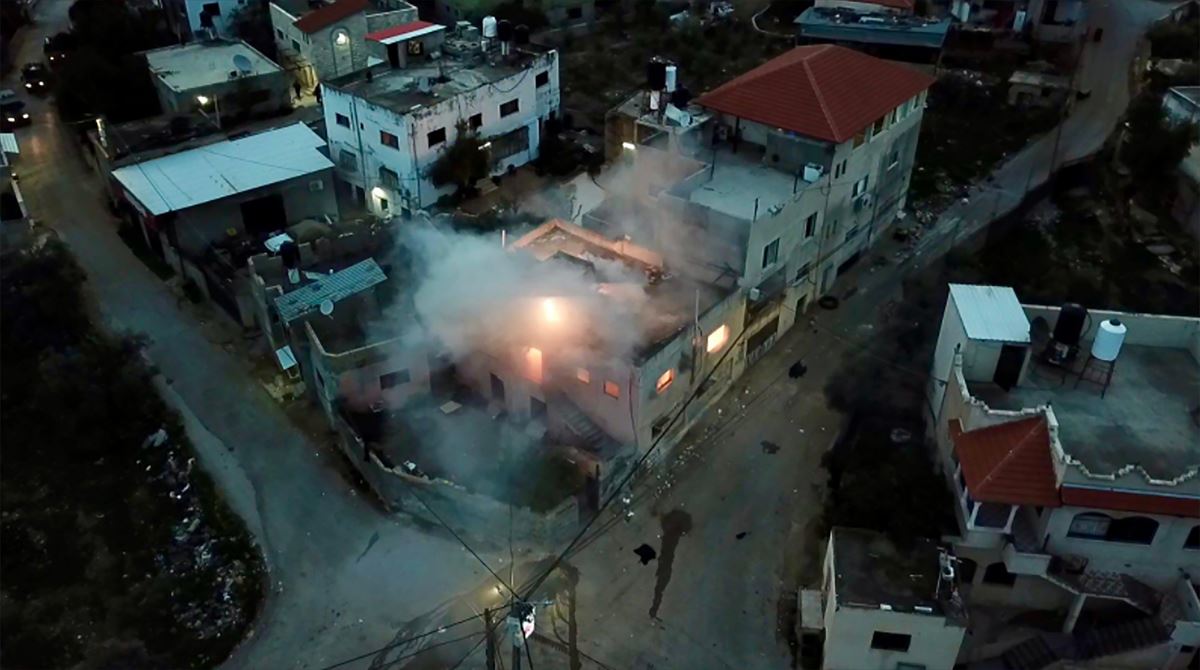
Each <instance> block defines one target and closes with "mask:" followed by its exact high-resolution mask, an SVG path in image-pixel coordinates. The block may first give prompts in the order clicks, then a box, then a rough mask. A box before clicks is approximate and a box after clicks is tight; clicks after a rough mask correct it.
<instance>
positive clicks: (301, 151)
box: [113, 123, 333, 216]
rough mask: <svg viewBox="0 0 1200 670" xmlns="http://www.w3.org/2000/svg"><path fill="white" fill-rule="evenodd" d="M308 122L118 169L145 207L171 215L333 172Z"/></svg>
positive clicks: (119, 176)
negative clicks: (233, 196)
mask: <svg viewBox="0 0 1200 670" xmlns="http://www.w3.org/2000/svg"><path fill="white" fill-rule="evenodd" d="M323 146H325V140H323V139H321V137H320V136H319V135H317V134H316V133H314V132H313V131H312V130H311V129H310V128H309V127H308V126H306V125H304V124H303V123H297V124H295V125H291V126H285V127H283V128H276V129H274V130H268V131H265V132H261V133H257V134H254V135H250V136H247V137H243V138H241V139H237V140H226V141H224V142H217V143H216V144H210V145H207V146H203V147H199V148H196V149H191V150H188V151H181V152H179V153H177V154H171V155H169V156H163V157H162V158H155V159H154V160H150V161H146V162H144V163H137V164H134V165H127V166H125V167H122V168H118V169H117V170H114V171H113V177H114V178H116V180H117V181H118V182H120V183H121V185H122V186H123V187H124V188H125V191H126V192H128V193H129V194H130V195H131V196H133V197H134V198H136V199H137V201H138V202H139V203H141V205H142V206H143V207H145V209H147V210H148V211H150V212H151V213H152V214H154V215H156V216H157V215H159V214H166V213H167V212H174V211H178V210H181V209H187V208H188V207H195V206H196V205H202V204H204V203H206V202H212V201H214V200H220V199H221V198H226V197H228V196H231V195H236V194H238V193H243V192H245V191H250V190H253V189H256V188H262V187H263V186H269V185H271V184H277V183H279V182H282V181H287V180H289V179H295V178H296V177H302V176H304V175H309V174H315V173H317V172H321V171H323V170H330V169H332V168H333V163H332V162H330V160H329V159H328V158H326V157H325V155H324V154H322V153H321V152H320V150H319V149H320V147H323Z"/></svg>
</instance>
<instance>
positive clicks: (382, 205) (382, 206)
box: [379, 198, 389, 212]
mask: <svg viewBox="0 0 1200 670" xmlns="http://www.w3.org/2000/svg"><path fill="white" fill-rule="evenodd" d="M388 207H389V205H388V199H387V198H380V199H379V211H381V212H386V211H388Z"/></svg>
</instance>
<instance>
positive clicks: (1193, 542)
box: [1183, 526, 1200, 549]
mask: <svg viewBox="0 0 1200 670" xmlns="http://www.w3.org/2000/svg"><path fill="white" fill-rule="evenodd" d="M1183 548H1184V549H1200V526H1192V532H1190V533H1188V535H1187V539H1185V540H1184V541H1183Z"/></svg>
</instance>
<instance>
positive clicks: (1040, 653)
mask: <svg viewBox="0 0 1200 670" xmlns="http://www.w3.org/2000/svg"><path fill="white" fill-rule="evenodd" d="M1170 638H1171V631H1170V628H1168V627H1167V626H1164V625H1163V623H1162V622H1161V621H1159V618H1158V617H1145V618H1141V619H1135V620H1133V621H1123V622H1121V623H1118V624H1113V625H1111V626H1103V627H1100V628H1095V629H1092V630H1089V631H1083V632H1079V633H1076V634H1074V635H1068V634H1066V633H1043V634H1041V635H1038V636H1036V637H1032V638H1030V639H1028V640H1025V641H1024V642H1022V643H1020V644H1018V645H1016V646H1015V647H1012V648H1011V649H1009V650H1008V651H1005V652H1004V653H1003V654H1001V655H1000V659H1001V661H1003V663H1004V668H1006V670H1042V668H1046V667H1048V666H1050V665H1052V664H1054V663H1057V662H1059V661H1089V660H1092V659H1097V658H1104V657H1106V656H1113V655H1116V654H1122V653H1125V652H1127V651H1134V650H1136V649H1145V648H1146V647H1152V646H1154V645H1156V644H1161V643H1163V642H1166V641H1167V640H1169V639H1170Z"/></svg>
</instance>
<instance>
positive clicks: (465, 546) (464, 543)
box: [408, 484, 516, 596]
mask: <svg viewBox="0 0 1200 670" xmlns="http://www.w3.org/2000/svg"><path fill="white" fill-rule="evenodd" d="M408 490H409V493H412V495H413V497H414V498H416V499H417V501H418V502H420V503H421V505H423V506H424V507H425V509H426V510H428V511H429V513H430V514H432V515H433V518H435V519H437V522H438V523H439V524H441V525H442V528H445V529H446V530H447V531H449V532H450V534H451V535H453V536H454V539H455V540H458V543H459V544H461V545H462V546H463V549H466V550H467V551H468V552H470V554H471V555H472V556H474V557H475V560H477V561H479V564H480V565H482V566H483V567H484V569H486V570H487V571H488V572H490V573H491V574H492V576H493V577H495V578H496V581H498V582H500V585H501V586H503V587H504V588H506V589H508V592H509V593H510V594H512V595H514V596H515V595H516V592H515V591H514V590H513V587H512V586H510V585H509V583H508V582H506V581H504V578H503V577H501V576H500V575H498V574H496V571H495V570H493V569H492V566H490V565H488V564H487V561H485V560H483V557H482V556H480V555H479V554H478V553H477V552H476V551H475V550H474V549H472V548H471V545H469V544H467V541H466V540H464V539H463V538H462V536H461V535H459V534H458V533H457V532H455V530H454V529H453V528H451V527H450V524H448V523H446V521H445V519H443V518H442V515H440V514H438V513H437V512H436V511H435V510H434V509H433V508H432V507H430V506H429V503H427V502H425V499H424V498H422V497H421V496H420V495H419V494H418V493H417V490H416V487H415V486H414V485H411V484H410V485H409V487H408Z"/></svg>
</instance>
